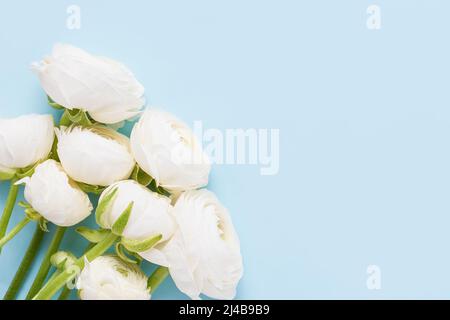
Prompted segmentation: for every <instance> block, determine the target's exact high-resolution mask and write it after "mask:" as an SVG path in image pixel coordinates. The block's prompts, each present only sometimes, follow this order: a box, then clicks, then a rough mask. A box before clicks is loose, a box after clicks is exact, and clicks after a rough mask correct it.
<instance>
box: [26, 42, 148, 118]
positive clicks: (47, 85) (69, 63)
mask: <svg viewBox="0 0 450 320" xmlns="http://www.w3.org/2000/svg"><path fill="white" fill-rule="evenodd" d="M32 69H33V70H34V71H35V72H36V73H37V75H38V76H39V79H40V82H41V85H42V87H43V88H44V90H45V92H46V93H47V95H48V96H49V97H50V98H51V99H52V100H53V101H55V102H56V103H58V104H59V105H61V106H63V107H65V108H67V109H82V110H84V111H87V112H88V113H89V114H90V115H91V117H92V118H93V119H94V120H96V121H98V122H101V123H107V124H112V123H117V122H120V121H123V120H127V119H130V118H133V117H134V116H136V115H138V114H139V112H140V109H141V108H142V106H143V105H144V103H145V101H144V98H143V95H144V87H143V86H142V85H141V84H140V83H139V82H138V81H137V80H136V78H135V77H134V75H133V74H132V73H131V71H130V70H128V69H127V68H126V67H125V66H124V65H122V64H121V63H119V62H117V61H114V60H111V59H108V58H104V57H99V56H93V55H91V54H89V53H87V52H86V51H84V50H82V49H79V48H76V47H74V46H71V45H67V44H56V45H55V46H54V47H53V52H52V54H51V55H50V56H47V57H45V58H44V59H43V60H42V61H40V62H36V63H33V64H32Z"/></svg>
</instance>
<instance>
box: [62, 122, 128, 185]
mask: <svg viewBox="0 0 450 320" xmlns="http://www.w3.org/2000/svg"><path fill="white" fill-rule="evenodd" d="M56 135H57V137H58V155H59V159H60V161H61V165H62V166H63V168H64V170H65V171H66V172H67V174H68V175H69V176H70V177H71V178H72V179H74V180H75V181H78V182H82V183H86V184H90V185H94V186H109V185H110V184H113V183H114V182H116V181H119V180H123V179H127V178H128V177H129V176H130V175H131V172H132V171H133V168H134V166H135V162H134V159H133V156H132V155H131V152H130V148H129V140H128V138H127V137H125V136H124V135H122V134H120V133H117V132H116V131H114V130H112V129H109V128H105V127H101V126H94V127H88V128H84V127H69V128H61V129H56Z"/></svg>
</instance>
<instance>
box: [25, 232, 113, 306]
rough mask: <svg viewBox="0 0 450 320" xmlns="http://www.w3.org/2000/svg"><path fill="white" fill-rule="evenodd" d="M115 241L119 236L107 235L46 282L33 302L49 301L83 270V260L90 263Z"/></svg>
mask: <svg viewBox="0 0 450 320" xmlns="http://www.w3.org/2000/svg"><path fill="white" fill-rule="evenodd" d="M117 239H119V236H116V235H115V234H113V233H110V234H108V235H107V236H106V237H105V238H104V239H103V240H102V241H100V242H99V243H97V244H96V245H95V246H94V247H93V248H92V249H91V250H89V251H88V252H87V253H86V254H85V255H84V256H82V257H81V258H79V259H78V260H77V261H76V262H75V263H74V264H73V266H71V267H70V268H68V269H66V270H64V271H63V272H61V273H60V274H59V275H57V276H56V277H55V278H54V279H53V280H51V281H49V282H47V283H46V284H45V286H44V287H43V288H42V289H41V290H40V291H39V292H38V293H37V294H36V296H34V298H33V300H50V299H51V298H52V297H53V296H54V295H55V294H56V293H57V292H58V290H59V289H61V288H62V287H63V286H64V285H65V284H66V283H68V282H69V281H71V280H73V279H74V278H75V277H76V276H77V274H78V273H79V272H80V271H81V270H83V268H84V262H85V260H84V259H85V258H87V260H88V261H92V260H94V259H95V258H97V257H98V256H101V255H102V254H103V253H105V252H106V250H108V249H109V248H110V247H111V246H112V245H113V244H114V243H115V242H116V241H117Z"/></svg>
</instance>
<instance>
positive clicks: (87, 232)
mask: <svg viewBox="0 0 450 320" xmlns="http://www.w3.org/2000/svg"><path fill="white" fill-rule="evenodd" d="M75 231H76V232H77V233H78V234H79V235H81V236H82V237H83V238H85V239H86V240H87V241H89V242H90V243H99V242H100V241H102V240H103V239H105V237H106V236H107V235H108V234H109V230H106V229H98V230H93V229H89V228H87V227H79V228H77V229H76V230H75Z"/></svg>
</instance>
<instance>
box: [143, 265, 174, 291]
mask: <svg viewBox="0 0 450 320" xmlns="http://www.w3.org/2000/svg"><path fill="white" fill-rule="evenodd" d="M168 275H169V269H167V268H166V267H158V269H156V270H155V272H153V273H152V275H151V276H150V278H148V285H147V287H148V288H150V293H151V294H153V293H154V292H155V291H156V289H158V287H159V285H160V284H161V283H163V281H164V280H165V279H166V278H167V276H168Z"/></svg>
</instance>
